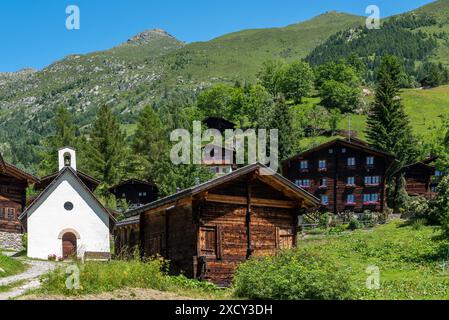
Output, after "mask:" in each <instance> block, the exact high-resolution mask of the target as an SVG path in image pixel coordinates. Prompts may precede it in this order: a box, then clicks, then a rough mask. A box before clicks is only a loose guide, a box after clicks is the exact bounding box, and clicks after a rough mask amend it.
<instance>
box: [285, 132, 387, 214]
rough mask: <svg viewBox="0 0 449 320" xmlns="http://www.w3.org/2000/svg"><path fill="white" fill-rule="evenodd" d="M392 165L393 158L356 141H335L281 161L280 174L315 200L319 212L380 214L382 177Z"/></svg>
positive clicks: (383, 192)
mask: <svg viewBox="0 0 449 320" xmlns="http://www.w3.org/2000/svg"><path fill="white" fill-rule="evenodd" d="M393 161H394V156H393V155H391V154H388V153H385V152H382V151H379V150H376V149H373V148H372V147H370V146H369V145H368V144H367V143H365V142H363V141H361V140H359V139H352V140H350V139H335V140H333V141H330V142H328V143H325V144H322V145H320V146H317V147H315V148H313V149H310V150H307V151H305V152H303V153H301V154H299V155H297V156H295V157H293V158H291V159H289V160H286V161H284V162H283V164H282V172H283V175H284V176H285V177H287V178H288V179H289V180H290V181H292V182H293V183H295V184H296V185H298V186H299V187H301V188H303V189H306V190H307V191H309V192H310V193H312V194H314V195H315V196H316V197H317V198H319V199H320V200H321V207H322V210H326V211H330V212H333V213H335V214H338V213H341V212H345V211H351V212H363V211H364V210H371V211H379V212H382V211H383V210H384V208H385V204H386V185H385V174H386V171H387V169H388V168H389V166H390V165H391V163H392V162H393Z"/></svg>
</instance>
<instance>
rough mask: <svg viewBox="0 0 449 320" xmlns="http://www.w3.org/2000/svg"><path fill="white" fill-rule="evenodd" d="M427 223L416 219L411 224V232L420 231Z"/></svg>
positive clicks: (424, 220)
mask: <svg viewBox="0 0 449 320" xmlns="http://www.w3.org/2000/svg"><path fill="white" fill-rule="evenodd" d="M426 223H427V220H426V219H416V220H414V221H413V222H412V229H413V230H421V229H422V228H423V227H424V226H425V225H426Z"/></svg>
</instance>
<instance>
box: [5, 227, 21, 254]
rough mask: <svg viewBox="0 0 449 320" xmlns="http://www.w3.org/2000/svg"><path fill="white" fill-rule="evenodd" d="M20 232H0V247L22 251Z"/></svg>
mask: <svg viewBox="0 0 449 320" xmlns="http://www.w3.org/2000/svg"><path fill="white" fill-rule="evenodd" d="M22 236H23V235H22V234H20V233H8V232H0V249H7V250H15V251H22V250H23V245H22Z"/></svg>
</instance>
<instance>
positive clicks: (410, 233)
mask: <svg viewBox="0 0 449 320" xmlns="http://www.w3.org/2000/svg"><path fill="white" fill-rule="evenodd" d="M299 246H300V248H301V250H305V251H306V252H314V253H317V254H320V255H321V256H326V257H327V258H328V259H329V260H330V261H335V263H337V264H338V265H341V266H342V267H348V268H350V269H351V274H352V276H353V282H354V285H355V287H356V288H357V290H358V292H359V296H358V298H361V299H387V300H389V299H448V298H449V271H448V270H446V271H445V272H443V271H444V270H443V267H442V263H443V261H444V260H447V259H448V249H449V240H447V239H441V238H440V231H439V229H438V228H434V227H429V226H422V227H420V228H416V227H414V226H413V225H407V224H405V223H404V222H402V221H394V222H391V223H389V224H387V225H383V226H380V227H377V228H375V229H373V230H372V231H356V232H354V233H350V234H342V235H339V236H331V237H326V238H325V239H321V240H316V239H312V240H304V241H301V242H300V243H299ZM369 266H376V267H378V268H379V269H380V281H381V288H380V290H367V289H366V280H367V277H368V274H367V273H366V270H367V268H368V267H369Z"/></svg>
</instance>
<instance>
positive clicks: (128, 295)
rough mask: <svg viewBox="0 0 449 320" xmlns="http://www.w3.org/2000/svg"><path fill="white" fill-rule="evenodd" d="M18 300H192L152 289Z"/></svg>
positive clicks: (26, 297)
mask: <svg viewBox="0 0 449 320" xmlns="http://www.w3.org/2000/svg"><path fill="white" fill-rule="evenodd" d="M19 300H147V301H148V300H194V299H192V298H191V297H190V298H189V297H183V296H180V295H178V294H176V293H173V292H163V291H157V290H152V289H123V290H117V291H113V292H105V293H100V294H91V295H84V296H50V295H45V296H39V295H29V296H22V297H20V298H19Z"/></svg>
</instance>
